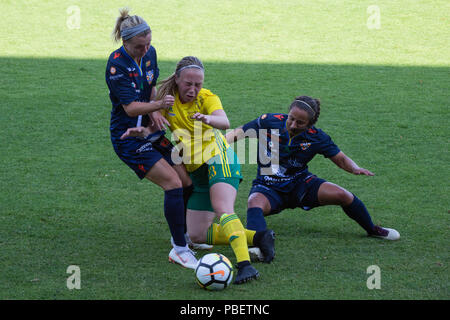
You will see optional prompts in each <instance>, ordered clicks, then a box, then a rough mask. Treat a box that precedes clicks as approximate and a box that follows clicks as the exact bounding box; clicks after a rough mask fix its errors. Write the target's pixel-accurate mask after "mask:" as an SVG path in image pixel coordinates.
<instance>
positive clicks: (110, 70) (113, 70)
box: [109, 67, 116, 75]
mask: <svg viewBox="0 0 450 320" xmlns="http://www.w3.org/2000/svg"><path fill="white" fill-rule="evenodd" d="M109 72H110V73H111V74H112V75H115V74H116V68H114V67H111V69H109Z"/></svg>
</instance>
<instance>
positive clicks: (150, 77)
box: [146, 70, 154, 84]
mask: <svg viewBox="0 0 450 320" xmlns="http://www.w3.org/2000/svg"><path fill="white" fill-rule="evenodd" d="M146 76H147V82H148V84H151V83H152V81H153V77H154V74H153V70H150V71H147V73H146Z"/></svg>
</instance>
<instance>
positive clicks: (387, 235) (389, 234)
mask: <svg viewBox="0 0 450 320" xmlns="http://www.w3.org/2000/svg"><path fill="white" fill-rule="evenodd" d="M373 230H374V232H373V233H372V234H370V236H371V237H376V238H381V239H386V240H398V239H400V233H399V232H398V231H397V230H395V229H391V228H382V227H380V226H375V227H374V228H373Z"/></svg>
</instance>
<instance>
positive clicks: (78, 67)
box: [0, 0, 450, 300]
mask: <svg viewBox="0 0 450 320" xmlns="http://www.w3.org/2000/svg"><path fill="white" fill-rule="evenodd" d="M125 5H127V6H129V7H131V8H132V9H133V11H132V13H134V14H138V15H140V16H142V17H144V19H146V20H147V22H148V23H149V24H150V25H151V26H152V30H153V45H154V46H155V47H156V49H157V52H158V59H159V64H160V70H161V78H160V79H163V78H164V77H166V76H167V75H169V74H170V73H171V72H172V70H173V69H174V67H175V64H176V62H177V61H178V60H179V59H180V58H182V57H183V56H186V55H196V56H198V57H199V58H201V59H202V60H203V62H204V64H205V67H206V81H205V87H206V88H208V89H210V90H212V91H213V92H215V93H217V94H218V95H219V96H220V97H221V100H222V103H223V105H224V107H225V110H226V111H227V114H228V116H229V118H230V121H231V125H232V127H237V126H239V125H241V124H243V123H245V122H247V121H250V120H252V119H254V118H256V117H257V116H259V115H260V114H262V113H264V112H276V111H280V112H284V111H285V110H286V108H287V106H288V105H289V103H290V101H291V100H292V99H293V97H295V96H297V95H300V94H306V95H310V96H313V97H318V98H320V99H321V101H322V112H321V116H320V119H319V122H318V124H317V125H318V127H320V128H322V129H324V130H325V131H326V132H328V133H329V134H330V135H331V136H332V138H333V140H334V141H335V142H336V143H337V144H338V145H339V146H340V148H341V149H342V150H343V151H344V152H345V153H346V154H347V155H349V156H350V157H352V158H353V159H354V160H355V161H356V162H357V163H358V164H359V165H361V166H362V167H365V168H367V169H369V170H371V171H373V172H375V174H376V175H375V176H374V177H359V176H352V175H350V174H348V173H346V172H343V171H342V170H339V169H338V168H337V167H336V166H335V165H334V164H333V163H331V162H330V161H328V160H326V159H324V158H321V157H318V158H316V159H315V160H313V161H312V163H311V164H310V169H311V171H312V172H313V173H315V174H317V175H319V176H320V177H322V178H325V179H327V180H329V181H331V182H335V183H338V184H340V185H342V186H343V187H345V188H347V189H348V190H350V191H352V192H354V193H355V194H356V195H357V196H358V197H359V198H360V199H362V200H363V201H364V202H365V204H366V206H367V208H368V209H369V211H370V213H371V215H372V217H373V220H374V222H376V223H379V224H381V225H384V226H387V227H394V228H396V229H397V230H399V232H400V233H401V236H402V238H401V239H400V240H399V241H397V242H386V241H382V240H379V239H372V238H367V237H366V236H365V234H364V232H363V230H362V229H361V228H360V227H359V226H358V225H357V224H356V223H354V222H353V221H351V220H350V219H348V218H347V216H346V215H345V214H344V213H343V212H342V211H341V210H340V208H338V207H323V208H317V209H315V210H313V211H310V212H308V213H306V212H303V211H301V210H288V211H286V212H283V213H282V214H280V215H277V216H273V217H270V218H268V220H267V222H268V225H269V226H270V227H271V228H273V229H274V230H275V231H276V233H277V242H276V246H277V256H276V259H275V261H274V262H273V263H272V264H270V265H266V264H258V265H256V267H257V269H258V270H259V271H260V273H261V278H260V280H258V281H253V282H251V283H249V284H246V285H242V286H232V287H231V288H230V289H227V290H225V291H222V292H214V293H211V292H207V291H203V290H201V289H199V287H198V286H197V284H196V283H195V281H194V275H193V273H192V272H191V271H190V270H187V269H182V268H180V267H178V266H175V265H172V264H169V263H168V262H167V255H168V252H169V250H170V243H169V238H170V236H169V231H168V227H167V224H166V222H165V219H164V215H163V211H162V209H163V202H162V199H163V196H162V191H161V190H160V189H159V188H158V187H156V186H154V185H152V184H150V183H148V182H141V181H139V180H138V179H137V178H136V176H135V175H134V173H133V172H132V171H131V170H129V169H128V168H127V167H126V166H125V165H124V164H123V163H122V162H121V161H120V160H119V159H118V158H117V156H116V155H115V153H114V152H113V149H112V146H111V143H110V140H109V113H110V109H111V106H110V102H109V98H108V91H107V88H106V84H105V80H104V70H105V65H106V60H107V57H108V55H109V53H110V52H111V51H112V50H114V49H115V48H117V47H118V46H119V44H115V43H113V42H112V40H111V37H110V35H111V32H112V29H113V26H114V23H115V19H116V17H117V15H118V9H119V8H121V7H123V6H125ZM372 5H375V6H376V7H375V9H377V8H378V10H379V18H380V19H379V22H380V23H379V25H377V24H375V25H374V24H373V19H374V16H373V15H374V13H373V11H370V10H369V11H368V8H369V6H372ZM72 6H76V7H74V9H70V8H72ZM68 8H69V9H70V10H68ZM372 8H373V7H372ZM0 9H1V11H2V12H5V13H6V15H4V16H3V17H2V19H0V29H1V30H3V35H2V37H1V38H0V71H1V74H2V77H1V78H0V97H1V102H0V111H1V116H0V132H1V137H2V144H1V152H0V176H1V179H0V190H1V192H0V299H81V300H84V299H107V300H108V299H219V300H221V299H223V300H226V299H257V300H258V299H273V300H278V299H288V300H296V299H377V300H378V299H396V300H404V299H421V300H429V299H439V300H444V299H445V300H447V299H449V297H450V281H449V280H450V279H449V263H450V257H449V251H450V250H449V226H450V224H449V213H450V201H449V193H450V188H449V181H450V170H449V169H450V166H449V163H450V153H449V137H450V130H449V115H450V113H449V104H450V103H449V102H450V94H449V92H450V60H449V57H450V48H449V43H450V32H449V30H450V28H449V26H450V23H449V21H448V17H449V13H450V4H449V3H448V1H444V0H442V1H437V0H436V1H413V0H399V1H395V2H394V1H388V0H384V1H381V0H380V1H356V0H354V1H350V0H347V1H339V2H337V1H331V0H321V1H293V0H288V1H269V0H267V1H247V2H246V4H245V5H243V3H242V2H241V1H237V0H229V1H206V0H205V1H201V0H197V1H190V2H183V1H172V0H170V1H160V2H154V3H153V2H152V3H151V4H150V3H147V2H142V1H128V2H126V3H124V2H122V1H115V0H114V1H104V0H102V1H86V0H79V1H25V0H22V1H12V0H2V2H1V3H0ZM77 10H79V11H77ZM77 12H79V17H80V19H78V18H77ZM375 18H376V17H375ZM242 171H243V175H244V181H243V182H242V184H241V187H240V192H239V194H238V199H237V203H236V211H237V213H238V214H239V215H240V217H241V219H242V220H243V221H245V212H246V199H247V195H248V191H249V188H250V184H251V180H252V179H253V177H254V175H255V171H256V167H255V165H251V164H247V165H243V168H242ZM214 251H217V252H221V253H223V254H225V255H226V256H228V257H230V258H232V260H233V261H235V260H234V256H233V253H232V251H231V249H229V248H228V247H216V248H214ZM199 254H200V255H202V254H203V252H200V253H199ZM70 265H76V266H79V267H80V270H81V289H79V290H77V289H74V290H69V289H68V288H67V286H66V280H67V278H68V277H69V276H70V274H67V273H66V270H67V268H68V266H70ZM372 265H376V266H378V267H379V268H380V270H381V289H373V290H369V289H368V287H367V285H366V281H367V279H368V277H369V276H370V274H368V273H367V268H368V267H369V266H372Z"/></svg>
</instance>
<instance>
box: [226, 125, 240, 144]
mask: <svg viewBox="0 0 450 320" xmlns="http://www.w3.org/2000/svg"><path fill="white" fill-rule="evenodd" d="M242 138H245V133H244V130H243V129H242V126H240V127H238V128H236V129H234V130H233V131H230V132H228V133H227V134H226V135H225V139H227V142H228V144H232V143H234V142H236V141H238V140H241V139H242Z"/></svg>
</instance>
